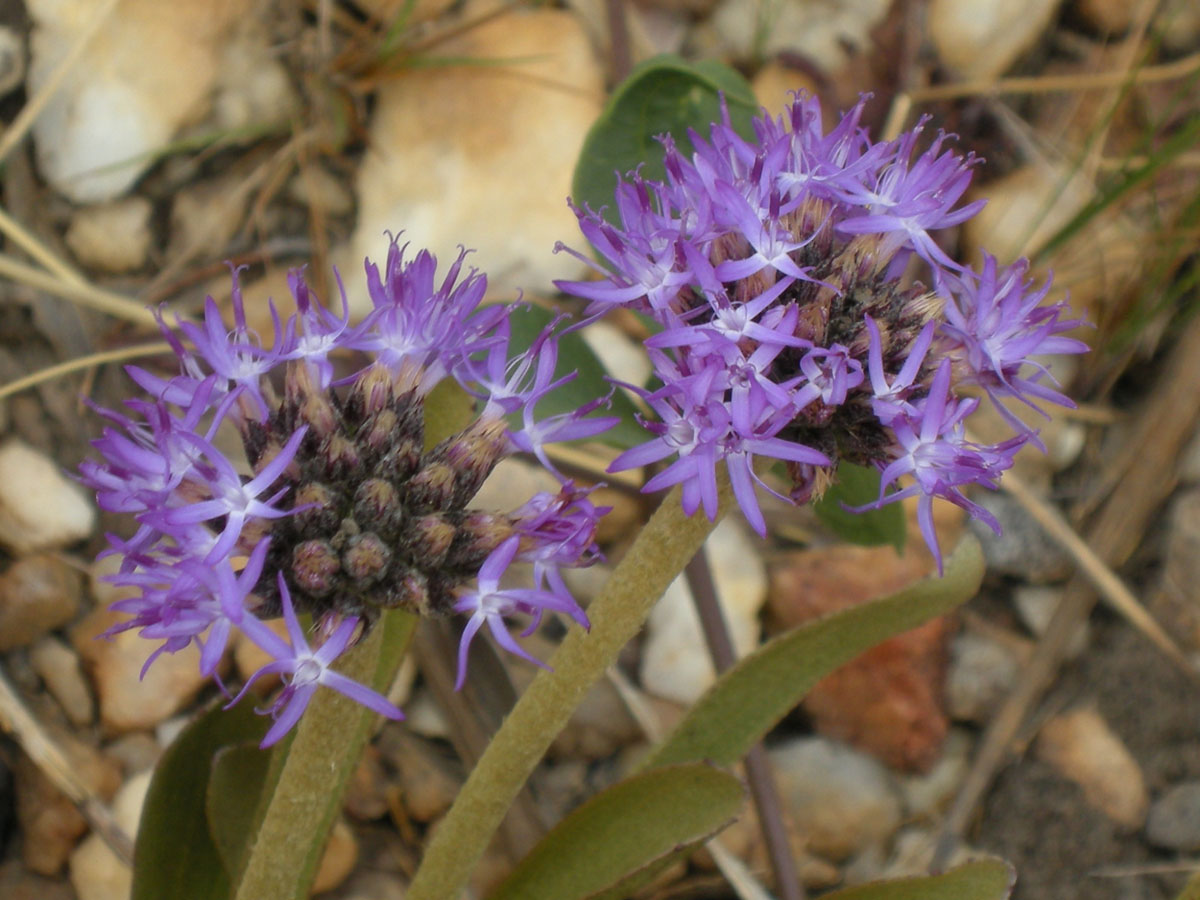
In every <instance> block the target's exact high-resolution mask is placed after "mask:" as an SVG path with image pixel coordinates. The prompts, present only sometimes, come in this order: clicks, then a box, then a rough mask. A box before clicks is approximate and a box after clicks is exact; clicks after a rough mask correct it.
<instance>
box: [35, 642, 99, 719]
mask: <svg viewBox="0 0 1200 900" xmlns="http://www.w3.org/2000/svg"><path fill="white" fill-rule="evenodd" d="M29 664H30V665H31V666H32V667H33V671H35V672H37V674H38V677H39V678H41V679H42V681H43V682H44V683H45V685H46V690H48V691H49V692H50V696H52V697H53V698H54V699H55V700H57V701H58V705H59V706H61V707H62V710H63V712H64V713H66V715H67V719H68V720H70V722H71V724H72V725H75V726H79V727H82V726H84V725H90V724H91V722H92V719H94V718H95V716H96V703H95V701H94V700H92V692H91V690H90V689H89V688H88V685H87V679H85V678H84V677H83V669H82V668H80V665H79V656H78V654H76V653H75V651H74V650H72V649H71V648H70V647H68V646H67V645H66V644H64V643H63V642H62V641H60V640H58V638H54V637H47V638H43V639H42V640H40V641H38V642H37V644H35V645H34V646H33V647H32V648H31V649H30V651H29Z"/></svg>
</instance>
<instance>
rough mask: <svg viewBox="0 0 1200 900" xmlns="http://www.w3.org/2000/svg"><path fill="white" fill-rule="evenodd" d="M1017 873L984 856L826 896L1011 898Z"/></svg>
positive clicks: (837, 899) (831, 899) (841, 899)
mask: <svg viewBox="0 0 1200 900" xmlns="http://www.w3.org/2000/svg"><path fill="white" fill-rule="evenodd" d="M1016 880H1017V873H1016V872H1014V871H1013V868H1012V866H1010V865H1009V864H1008V863H1006V862H1004V861H1003V860H1000V859H981V860H978V861H976V862H970V863H967V864H966V865H962V866H959V867H958V868H957V869H951V870H950V871H949V872H946V873H945V874H943V875H933V876H930V877H927V878H898V879H896V880H894V881H877V882H875V883H873V884H863V885H859V886H858V887H852V888H847V889H845V890H842V891H834V892H833V893H832V894H826V895H825V898H824V900H1007V898H1008V896H1009V895H1010V894H1011V893H1012V889H1013V884H1015V883H1016Z"/></svg>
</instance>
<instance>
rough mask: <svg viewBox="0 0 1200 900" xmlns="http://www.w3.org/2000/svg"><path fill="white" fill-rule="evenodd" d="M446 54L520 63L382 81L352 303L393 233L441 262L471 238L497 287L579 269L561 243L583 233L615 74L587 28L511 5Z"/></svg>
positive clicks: (349, 267) (540, 286)
mask: <svg viewBox="0 0 1200 900" xmlns="http://www.w3.org/2000/svg"><path fill="white" fill-rule="evenodd" d="M438 52H439V53H442V54H447V55H449V56H459V57H463V58H467V59H496V58H503V59H511V60H514V62H512V63H510V64H508V63H506V64H505V65H503V66H496V65H462V66H450V65H447V66H433V67H429V68H424V69H417V70H413V71H411V72H408V73H406V74H405V77H404V78H397V79H394V80H389V81H387V82H385V83H384V84H383V85H382V86H381V87H380V89H379V92H378V94H377V97H376V109H375V116H374V119H373V121H372V123H371V127H370V134H369V137H368V142H367V144H368V150H367V154H366V157H365V158H364V160H363V164H362V167H361V169H360V170H359V176H358V187H357V191H358V200H359V222H358V228H357V230H356V232H355V236H354V239H353V247H352V251H351V252H350V254H349V255H348V256H346V257H345V258H344V261H343V264H342V271H343V273H344V274H345V276H346V279H347V289H348V290H349V293H350V297H351V300H352V302H357V303H359V304H362V303H364V302H365V300H364V298H365V291H363V290H362V289H361V287H360V286H361V285H362V284H363V276H362V260H363V257H371V258H372V259H377V260H379V261H380V262H382V261H383V260H384V259H385V258H386V255H387V248H388V241H387V238H386V236H385V235H384V232H385V231H391V232H399V231H403V232H404V238H403V239H404V240H406V241H411V242H412V244H413V247H414V248H421V247H425V248H428V249H429V250H431V251H433V252H434V253H435V254H436V255H437V257H438V261H439V265H440V267H442V271H444V268H445V267H446V266H448V265H449V264H450V263H451V262H453V260H454V259H455V257H456V256H457V255H458V247H459V245H460V244H461V245H463V246H465V247H468V248H473V249H474V250H475V251H476V252H475V253H474V254H472V256H471V257H470V264H471V265H473V266H476V267H478V268H479V269H481V270H482V271H484V272H486V273H487V276H488V281H489V285H490V286H491V288H492V290H493V291H494V292H501V293H511V292H512V291H513V290H514V289H515V288H517V287H521V288H524V289H525V290H530V291H534V292H539V291H548V290H550V289H551V284H550V283H551V281H552V280H553V279H555V278H573V277H578V276H579V275H580V274H581V271H582V270H581V266H580V263H579V262H578V260H576V259H574V258H573V257H572V256H570V255H569V254H566V253H559V254H555V253H553V252H552V250H553V248H554V245H555V242H557V241H559V240H565V241H568V242H571V243H573V244H574V245H577V246H579V245H582V244H583V243H584V241H583V239H582V238H579V237H576V236H577V235H578V234H579V228H578V225H577V223H576V220H575V216H574V215H573V214H572V213H571V211H570V210H569V209H568V208H567V204H566V198H567V195H568V194H569V193H570V190H571V177H572V173H573V171H574V167H575V160H576V158H577V156H578V155H579V149H580V147H581V146H582V144H583V138H584V135H585V134H586V133H587V130H588V128H590V127H591V125H592V122H593V121H594V120H595V118H596V116H597V115H598V114H599V111H600V108H601V102H602V99H603V74H602V71H601V68H600V65H599V63H598V62H597V60H596V59H595V55H594V53H593V51H592V48H591V46H590V44H589V43H588V40H587V36H586V34H585V33H584V31H583V29H582V27H581V26H580V25H579V23H578V21H577V20H576V19H575V18H574V17H573V16H571V15H570V14H569V13H565V12H561V11H557V10H550V9H541V10H534V11H521V12H512V13H509V14H508V15H505V16H502V17H500V18H497V19H494V20H492V21H490V22H487V23H485V24H481V25H479V26H478V27H474V28H471V29H469V30H468V31H466V32H465V33H464V34H462V35H461V36H460V37H459V38H457V39H455V40H454V41H453V42H447V43H445V44H442V45H439V47H438ZM362 309H363V307H362V306H361V305H360V306H359V307H358V310H359V311H360V312H361V311H362Z"/></svg>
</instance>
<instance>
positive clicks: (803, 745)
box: [770, 737, 901, 861]
mask: <svg viewBox="0 0 1200 900" xmlns="http://www.w3.org/2000/svg"><path fill="white" fill-rule="evenodd" d="M770 753H771V762H772V764H773V765H774V768H775V780H776V783H777V785H778V787H779V792H780V796H781V797H782V798H783V800H784V803H785V804H786V808H787V811H788V813H789V815H790V816H791V817H792V819H793V821H794V822H795V823H796V826H797V827H798V828H799V829H800V830H801V831H802V832H803V833H804V834H806V835H807V836H808V847H809V849H810V850H811V851H812V852H813V853H816V854H818V855H820V856H823V857H826V858H828V859H831V860H835V861H837V860H844V859H847V858H848V857H850V856H852V855H854V854H856V853H862V852H863V851H864V850H867V849H868V848H870V847H878V846H880V845H882V844H884V843H885V842H886V841H887V840H888V838H890V837H891V835H892V832H893V831H895V830H896V828H897V827H898V826H899V825H900V818H901V804H900V798H899V796H898V794H897V792H896V788H895V785H894V784H893V782H892V779H891V777H890V776H889V775H888V773H887V770H886V769H884V767H883V766H882V765H880V764H879V763H878V762H877V761H875V760H874V759H872V758H871V757H869V756H866V755H865V754H862V753H859V752H858V751H857V750H854V749H853V748H851V747H849V746H847V745H845V744H842V743H840V742H838V741H831V740H829V739H827V738H821V737H816V738H800V739H798V740H794V741H789V742H788V743H786V744H783V745H781V746H779V747H775V748H773V749H772V750H771V751H770Z"/></svg>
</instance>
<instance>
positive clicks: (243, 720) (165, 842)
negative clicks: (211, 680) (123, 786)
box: [131, 703, 270, 900]
mask: <svg viewBox="0 0 1200 900" xmlns="http://www.w3.org/2000/svg"><path fill="white" fill-rule="evenodd" d="M268 724H270V723H269V721H267V720H265V719H264V718H263V717H262V716H258V715H255V713H254V710H253V708H252V706H251V705H250V704H245V703H243V704H240V705H239V706H236V707H234V708H233V709H229V710H226V709H223V708H221V707H219V706H218V707H216V708H214V709H212V710H210V711H209V712H207V713H205V714H204V715H202V716H201V717H200V718H198V719H196V721H194V722H192V723H191V724H190V725H188V726H187V728H185V729H184V730H183V732H182V733H181V734H180V735H179V737H177V738H176V739H175V741H174V742H173V743H172V744H171V746H170V747H168V748H167V749H166V751H165V752H164V753H163V755H162V758H161V759H160V760H159V761H158V765H157V766H156V767H155V770H154V776H153V778H152V779H151V781H150V790H149V791H148V792H147V794H146V803H145V806H144V807H143V808H142V819H141V824H140V826H139V827H138V836H137V844H136V846H135V848H134V864H133V891H132V894H131V896H132V900H159V898H162V897H183V896H186V897H187V898H188V900H228V897H229V893H230V889H231V885H230V880H229V876H228V875H227V873H226V871H225V867H224V866H223V865H222V864H221V857H220V854H219V853H218V851H217V848H216V845H215V844H214V842H213V839H212V836H211V834H210V832H209V829H208V816H207V810H206V799H207V794H208V785H209V780H210V778H211V775H212V767H213V760H214V759H215V758H216V756H217V754H218V753H219V752H220V751H221V750H222V748H225V747H232V746H237V745H239V744H243V743H245V742H247V741H254V742H256V743H257V742H258V741H260V740H262V737H263V735H264V734H266V731H267V726H268ZM259 752H260V753H262V751H259ZM262 755H263V756H267V754H265V753H262ZM181 885H186V886H187V890H186V894H183V893H180V886H181Z"/></svg>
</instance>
